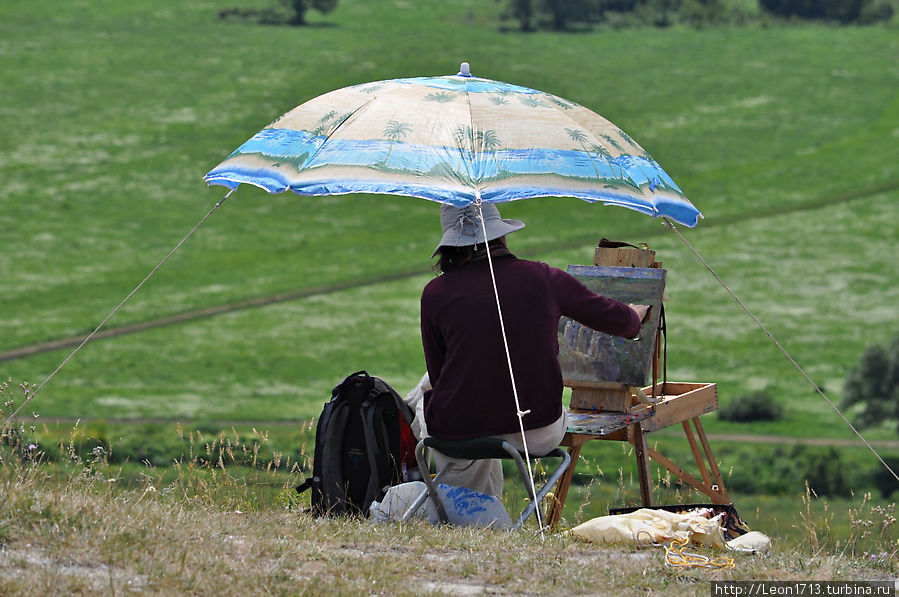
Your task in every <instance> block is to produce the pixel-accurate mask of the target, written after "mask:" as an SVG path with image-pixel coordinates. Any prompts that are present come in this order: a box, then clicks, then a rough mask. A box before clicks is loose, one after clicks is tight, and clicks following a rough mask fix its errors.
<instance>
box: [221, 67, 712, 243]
mask: <svg viewBox="0 0 899 597" xmlns="http://www.w3.org/2000/svg"><path fill="white" fill-rule="evenodd" d="M205 180H206V181H207V182H208V183H209V184H216V185H222V186H226V187H229V188H232V189H233V188H236V187H237V186H238V185H240V184H241V183H247V184H252V185H255V186H258V187H261V188H263V189H265V190H266V191H269V192H271V193H280V192H283V191H286V190H288V189H290V190H291V191H293V192H294V193H297V194H300V195H338V194H345V193H385V194H392V195H408V196H412V197H421V198H424V199H430V200H432V201H438V202H441V203H448V204H451V205H455V206H457V207H463V206H465V205H469V204H471V203H474V202H476V201H478V200H481V201H486V202H489V203H502V202H506V201H514V200H517V199H526V198H530V197H546V196H559V197H577V198H579V199H583V200H585V201H589V202H602V203H605V204H609V205H620V206H622V207H627V208H630V209H634V210H637V211H639V212H641V213H644V214H648V215H652V216H666V217H669V218H671V219H673V220H675V221H677V222H680V223H682V224H684V225H686V226H695V225H696V222H697V219H698V218H699V217H700V215H701V214H700V213H699V211H698V210H697V209H696V208H695V207H694V206H693V204H691V203H690V202H689V201H688V200H687V198H686V197H685V196H684V194H683V192H682V191H681V190H680V189H679V188H678V186H677V185H676V184H675V183H674V181H673V180H672V179H671V177H670V176H668V174H666V173H665V171H664V170H662V168H661V166H659V164H658V163H657V162H656V161H655V160H654V159H653V158H652V157H651V156H650V155H649V154H648V153H647V152H646V151H644V150H643V148H641V147H640V146H639V145H638V144H637V143H636V142H635V141H634V140H633V139H631V138H630V137H629V136H628V135H627V134H626V133H625V132H624V131H622V130H621V129H620V128H618V127H617V126H615V125H614V124H612V123H611V122H609V121H608V120H606V119H605V118H603V117H602V116H600V115H599V114H596V113H595V112H592V111H591V110H588V109H587V108H585V107H583V106H581V105H578V104H576V103H574V102H571V101H568V100H565V99H562V98H560V97H557V96H555V95H552V94H549V93H545V92H542V91H536V90H534V89H529V88H527V87H521V86H518V85H511V84H509V83H502V82H499V81H492V80H489V79H481V78H478V77H473V76H471V75H470V73H469V72H468V69H467V64H464V63H463V68H462V71H461V72H460V73H459V74H458V75H454V76H444V77H419V78H409V79H392V80H387V81H377V82H373V83H364V84H361V85H354V86H351V87H346V88H343V89H338V90H336V91H332V92H329V93H326V94H324V95H321V96H319V97H316V98H314V99H311V100H309V101H307V102H305V103H303V104H301V105H300V106H297V107H296V108H294V109H293V110H291V111H290V112H288V113H287V114H285V115H283V116H282V117H281V118H279V119H277V120H275V121H274V122H273V123H271V124H270V125H268V126H267V127H265V128H264V129H262V130H261V131H259V132H258V133H257V134H256V135H254V136H253V137H252V138H251V139H250V140H248V141H247V142H246V143H244V144H243V145H241V146H240V147H239V148H237V150H235V151H234V152H233V153H232V154H231V155H230V156H229V157H228V158H227V159H226V160H225V161H223V162H222V163H221V164H219V165H218V166H216V167H215V168H213V169H212V171H210V172H209V173H208V174H207V175H206V177H205Z"/></svg>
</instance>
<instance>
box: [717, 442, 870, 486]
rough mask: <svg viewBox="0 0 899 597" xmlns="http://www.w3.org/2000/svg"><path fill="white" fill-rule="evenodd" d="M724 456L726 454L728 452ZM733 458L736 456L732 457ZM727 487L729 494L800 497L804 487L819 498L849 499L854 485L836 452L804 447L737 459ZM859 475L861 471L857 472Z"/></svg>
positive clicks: (795, 446) (839, 455)
mask: <svg viewBox="0 0 899 597" xmlns="http://www.w3.org/2000/svg"><path fill="white" fill-rule="evenodd" d="M724 453H727V451H725V452H724ZM730 457H731V458H733V456H730ZM738 457H739V460H740V464H739V466H734V468H733V471H732V473H731V476H730V478H728V479H727V480H726V481H725V483H726V485H727V488H728V490H729V491H732V492H736V493H749V494H772V495H785V494H797V493H801V492H802V491H803V490H804V488H805V483H806V482H808V486H809V487H810V488H811V489H812V490H813V491H814V492H815V494H816V495H819V496H824V495H828V496H846V495H848V493H849V488H850V487H851V486H853V485H852V484H853V483H856V482H858V481H859V480H860V479H857V478H853V479H849V478H847V473H846V469H847V468H852V467H847V466H846V465H845V463H844V462H843V458H842V455H841V454H840V452H838V451H837V450H836V448H833V447H828V448H818V447H809V446H804V445H802V444H795V445H793V446H789V447H787V446H782V445H781V446H776V447H774V449H772V450H770V451H769V450H753V451H752V454H751V456H750V455H749V454H748V453H741V454H739V455H738ZM855 472H858V471H855Z"/></svg>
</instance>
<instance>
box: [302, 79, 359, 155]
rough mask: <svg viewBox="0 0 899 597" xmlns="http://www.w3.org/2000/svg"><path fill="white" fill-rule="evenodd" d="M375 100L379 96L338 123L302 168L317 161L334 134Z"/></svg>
mask: <svg viewBox="0 0 899 597" xmlns="http://www.w3.org/2000/svg"><path fill="white" fill-rule="evenodd" d="M375 99H377V96H375V97H371V98H369V99H368V100H367V101H366V102H364V103H362V104H360V105H359V106H358V107H357V108H356V109H355V110H353V111H352V112H350V115H349V116H347V117H346V118H344V119H343V120H341V121H340V122H338V123H337V126H335V127H334V129H333V130H332V131H331V132H329V133H328V134H327V135H326V136H325V140H324V141H322V143H321V144H320V145H319V146H318V147H317V148H316V149H315V151H313V152H312V154H311V155H310V156H309V157H308V158H306V161H305V162H303V166H302V168H305V167H306V166H307V165H308V164H309V163H310V162H311V161H312V160H314V159H315V156H317V155H318V154H319V152H320V151H321V149H322V147H324V146H325V143H327V142H328V139H330V138H331V137H332V136H333V135H334V133H336V132H337V131H339V130H340V129H341V127H343V125H344V124H346V123H347V122H349V120H350V119H351V118H353V116H355V115H356V113H357V112H359V111H360V110H362V108H364V107H365V106H367V105H368V104H370V103H372V102H373V101H375Z"/></svg>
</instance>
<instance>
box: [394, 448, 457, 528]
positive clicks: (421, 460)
mask: <svg viewBox="0 0 899 597" xmlns="http://www.w3.org/2000/svg"><path fill="white" fill-rule="evenodd" d="M426 450H427V447H426V446H425V444H424V442H423V441H421V442H418V445H417V446H415V461H416V462H417V463H418V470H419V471H421V477H422V479H421V480H422V481H424V483H425V486H427V488H428V491H427V494H428V495H429V496H431V500H432V501H433V502H434V506H435V507H436V508H437V515H438V516H440V522H442V523H444V524H446V523H448V522H449V517H448V516H447V515H446V508H444V507H443V500H441V499H440V494H439V493H438V492H437V484H436V483H435V479H432V478H431V471H430V467H429V466H428V460H429V457H428V456H426V455H425V451H426ZM450 466H451V465H450ZM446 470H449V467H446V468H445V469H444V471H441V473H443V472H445V471H446ZM438 477H439V475H438ZM419 497H420V496H419ZM415 501H416V502H417V501H418V500H415ZM422 503H424V501H422ZM413 505H414V504H413ZM420 505H421V504H419V506H420ZM417 509H418V508H416V510H417ZM410 510H411V508H410ZM406 515H409V516H411V515H410V514H409V512H406ZM406 515H404V516H403V520H405V519H406Z"/></svg>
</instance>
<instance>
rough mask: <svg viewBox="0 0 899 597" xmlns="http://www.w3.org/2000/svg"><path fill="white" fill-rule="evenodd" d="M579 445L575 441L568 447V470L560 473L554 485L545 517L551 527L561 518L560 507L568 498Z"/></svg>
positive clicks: (579, 450)
mask: <svg viewBox="0 0 899 597" xmlns="http://www.w3.org/2000/svg"><path fill="white" fill-rule="evenodd" d="M581 445H582V444H579V443H576V444H574V445H573V446H571V447H570V448H568V455H569V456H570V457H571V464H569V465H568V470H566V471H565V472H564V473H563V474H562V477H561V478H560V479H559V483H558V485H556V495H555V496H554V497H553V500H552V504H551V505H550V507H549V515H548V516H547V517H546V518H547V521H548V524H549V527H550V528H551V529H555V528H556V525H557V524H558V523H559V520H560V519H561V518H562V508H564V507H565V500H566V499H567V498H568V487H569V486H570V485H571V480H572V479H573V478H574V467H575V466H577V461H578V458H579V457H580V455H581Z"/></svg>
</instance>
